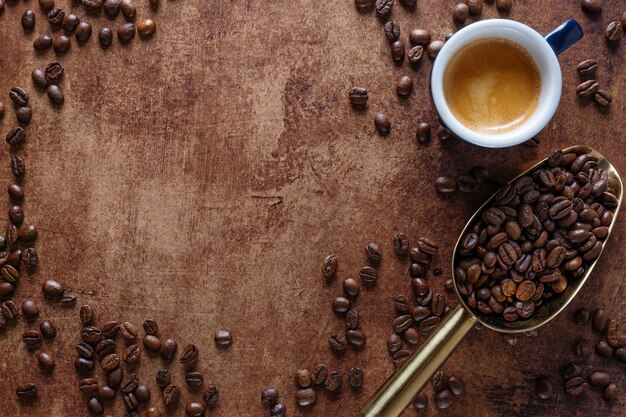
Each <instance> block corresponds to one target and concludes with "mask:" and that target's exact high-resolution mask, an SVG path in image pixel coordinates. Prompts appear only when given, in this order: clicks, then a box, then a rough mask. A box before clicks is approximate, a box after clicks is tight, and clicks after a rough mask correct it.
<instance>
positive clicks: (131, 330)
mask: <svg viewBox="0 0 626 417" xmlns="http://www.w3.org/2000/svg"><path fill="white" fill-rule="evenodd" d="M120 334H121V335H122V337H123V338H124V339H125V340H127V341H129V342H133V341H135V339H136V338H137V335H138V334H139V329H138V328H137V326H135V325H134V324H132V323H131V322H129V321H125V322H123V323H122V324H120Z"/></svg>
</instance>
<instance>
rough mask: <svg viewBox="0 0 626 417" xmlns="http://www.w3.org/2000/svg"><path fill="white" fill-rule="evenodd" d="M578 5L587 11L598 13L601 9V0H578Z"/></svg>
mask: <svg viewBox="0 0 626 417" xmlns="http://www.w3.org/2000/svg"><path fill="white" fill-rule="evenodd" d="M580 6H581V7H582V9H583V11H585V12H587V13H600V12H601V11H602V0H580Z"/></svg>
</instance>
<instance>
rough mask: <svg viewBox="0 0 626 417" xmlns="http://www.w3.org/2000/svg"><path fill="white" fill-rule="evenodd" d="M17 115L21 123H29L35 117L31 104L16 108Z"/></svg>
mask: <svg viewBox="0 0 626 417" xmlns="http://www.w3.org/2000/svg"><path fill="white" fill-rule="evenodd" d="M15 115H16V117H17V121H18V122H19V123H22V124H28V123H30V121H31V119H32V118H33V110H32V109H31V108H30V106H24V107H19V108H17V109H16V110H15Z"/></svg>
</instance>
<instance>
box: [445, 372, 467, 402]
mask: <svg viewBox="0 0 626 417" xmlns="http://www.w3.org/2000/svg"><path fill="white" fill-rule="evenodd" d="M448 389H449V390H450V392H452V394H454V395H455V396H457V397H458V396H459V395H461V394H463V393H464V392H465V385H464V384H463V382H462V381H461V380H460V379H458V378H457V377H455V376H449V377H448Z"/></svg>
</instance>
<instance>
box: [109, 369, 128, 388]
mask: <svg viewBox="0 0 626 417" xmlns="http://www.w3.org/2000/svg"><path fill="white" fill-rule="evenodd" d="M122 378H124V371H123V370H122V368H117V369H114V370H113V371H111V372H109V373H108V374H107V376H106V379H107V385H108V386H109V387H111V388H115V387H119V386H120V384H121V383H122Z"/></svg>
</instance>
